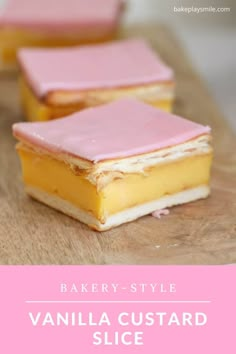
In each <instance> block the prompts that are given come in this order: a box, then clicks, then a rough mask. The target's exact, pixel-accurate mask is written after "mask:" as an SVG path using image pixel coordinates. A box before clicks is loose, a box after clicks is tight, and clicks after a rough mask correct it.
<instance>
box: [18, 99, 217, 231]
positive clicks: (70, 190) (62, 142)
mask: <svg viewBox="0 0 236 354" xmlns="http://www.w3.org/2000/svg"><path fill="white" fill-rule="evenodd" d="M13 131H14V135H15V137H16V138H17V139H18V140H19V141H20V142H19V143H18V145H17V150H18V153H19V155H20V159H21V163H22V169H23V179H24V182H25V186H26V191H27V193H28V194H29V195H31V196H32V197H33V198H35V199H37V200H39V201H41V202H43V203H45V204H47V205H49V206H51V207H53V208H55V209H57V210H60V211H62V212H63V213H65V214H67V215H70V216H72V217H74V218H76V219H78V220H80V221H82V222H83V223H85V224H88V225H89V226H90V227H91V228H93V229H96V230H99V231H103V230H107V229H110V228H112V227H115V226H118V225H120V224H123V223H126V222H129V221H132V220H135V219H137V218H139V217H141V216H143V215H147V214H150V213H152V212H154V211H155V210H160V209H163V208H166V207H171V206H173V205H177V204H183V203H187V202H191V201H194V200H197V199H200V198H206V197H207V196H208V195H209V191H210V189H209V178H210V166H211V160H212V148H211V145H210V140H211V136H210V128H209V127H207V126H202V125H200V124H197V123H194V122H191V121H188V120H186V119H184V118H181V117H178V116H175V115H172V114H170V113H167V112H164V111H161V110H158V109H156V108H153V107H151V106H150V105H147V104H145V103H142V102H139V101H136V100H132V99H124V100H119V101H116V102H113V103H109V104H107V105H102V106H99V107H96V108H90V109H87V110H83V111H81V112H77V113H74V114H73V115H71V116H69V117H67V118H64V119H57V120H53V121H50V122H33V123H17V124H15V125H14V127H13Z"/></svg>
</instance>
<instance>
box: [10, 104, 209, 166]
mask: <svg viewBox="0 0 236 354" xmlns="http://www.w3.org/2000/svg"><path fill="white" fill-rule="evenodd" d="M13 131H14V135H15V136H16V137H18V138H22V139H24V140H26V141H29V142H31V143H33V144H35V145H36V146H39V147H42V148H45V149H47V150H49V151H52V152H55V153H58V152H65V153H68V154H71V155H74V156H78V157H82V158H84V159H87V160H90V161H94V162H97V161H101V160H109V159H115V158H122V157H128V156H132V155H138V154H143V153H148V152H151V151H154V150H158V149H161V148H165V147H168V146H172V145H177V144H180V143H183V142H184V141H187V140H190V139H192V138H195V137H197V136H199V135H202V134H207V133H209V132H210V128H209V127H207V126H203V125H200V124H197V123H194V122H191V121H189V120H186V119H184V118H181V117H178V116H175V115H172V114H170V113H166V112H164V111H161V110H158V109H156V108H153V107H151V106H149V105H147V104H145V103H142V102H139V101H136V100H134V99H123V100H119V101H115V102H112V103H109V104H107V105H102V106H99V107H96V108H89V109H87V110H83V111H81V112H77V113H74V114H73V115H71V116H69V117H66V118H62V119H57V120H53V121H49V122H37V123H17V124H15V125H14V126H13Z"/></svg>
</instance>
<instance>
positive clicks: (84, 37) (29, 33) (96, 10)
mask: <svg viewBox="0 0 236 354" xmlns="http://www.w3.org/2000/svg"><path fill="white" fill-rule="evenodd" d="M122 5H123V0H40V1H32V0H7V1H6V4H5V6H4V7H3V10H2V11H1V12H0V67H2V68H10V67H11V66H14V65H15V64H16V51H17V49H19V48H21V47H32V46H33V47H55V46H68V45H78V44H81V43H95V42H104V41H107V40H111V39H112V38H113V37H114V35H115V33H116V31H117V28H118V23H119V20H120V15H121V13H122V11H121V10H122Z"/></svg>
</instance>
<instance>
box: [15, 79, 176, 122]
mask: <svg viewBox="0 0 236 354" xmlns="http://www.w3.org/2000/svg"><path fill="white" fill-rule="evenodd" d="M156 86H158V85H156ZM153 89H155V86H154V85H153V86H151V87H148V88H145V86H144V87H140V88H139V87H135V88H121V89H112V90H96V91H92V90H91V91H88V92H84V93H81V95H80V97H78V98H77V100H76V98H74V99H73V100H72V96H71V97H70V95H69V94H68V93H65V94H64V95H63V93H59V94H58V98H57V100H58V101H59V100H60V99H61V100H63V104H60V105H59V104H55V103H54V104H50V103H47V102H45V101H43V100H42V101H40V100H39V99H38V98H37V97H36V96H35V94H34V93H33V91H32V90H31V89H30V88H29V86H28V85H27V83H26V82H25V80H24V79H21V80H20V95H21V102H22V107H23V110H24V112H25V116H26V119H27V120H29V121H32V122H33V121H48V120H51V119H55V118H61V117H64V116H66V115H69V114H72V113H74V112H77V111H80V110H82V109H85V108H88V107H94V106H97V105H99V104H105V103H109V102H111V101H113V100H116V99H120V98H123V97H134V98H139V99H141V100H143V101H144V102H146V103H149V104H151V105H152V106H154V107H157V108H160V109H163V110H164V111H167V112H171V110H172V103H173V99H159V98H158V95H153V93H152V94H151V95H150V96H149V94H148V90H151V91H153ZM170 90H173V87H171V88H170ZM71 95H73V96H75V94H73V93H72V94H71ZM59 96H60V98H59ZM78 96H79V95H78ZM66 100H68V102H69V103H68V104H66V103H65V101H66ZM73 101H74V102H73Z"/></svg>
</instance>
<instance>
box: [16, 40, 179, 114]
mask: <svg viewBox="0 0 236 354" xmlns="http://www.w3.org/2000/svg"><path fill="white" fill-rule="evenodd" d="M19 63H20V68H21V77H22V78H21V88H20V90H21V97H22V103H23V108H24V112H25V116H26V118H27V119H28V120H30V121H46V120H51V119H54V118H60V117H63V116H66V115H69V114H71V113H73V112H75V111H79V110H81V109H84V108H88V107H91V106H97V105H100V104H104V103H108V102H111V101H113V100H116V99H120V98H124V97H132V98H138V99H140V100H142V101H145V102H146V103H149V104H151V105H154V106H156V107H158V108H161V109H164V110H167V111H169V110H171V105H172V101H173V97H174V92H173V91H174V78H173V71H172V69H171V68H169V67H168V66H167V65H165V64H164V63H163V62H162V60H161V59H160V58H159V56H158V55H157V54H156V53H155V52H154V51H153V50H152V48H151V47H150V46H149V45H148V43H147V42H145V41H144V40H142V39H129V40H123V41H115V42H111V43H108V44H102V45H101V44H100V45H93V46H83V47H71V48H64V49H54V50H52V49H22V50H21V51H20V52H19Z"/></svg>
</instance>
